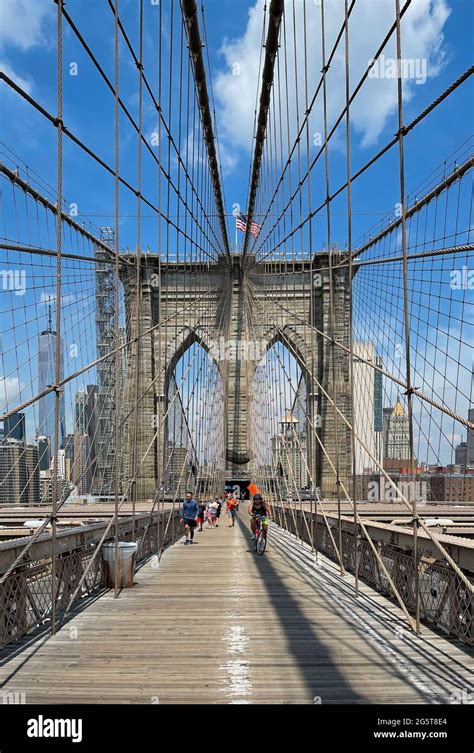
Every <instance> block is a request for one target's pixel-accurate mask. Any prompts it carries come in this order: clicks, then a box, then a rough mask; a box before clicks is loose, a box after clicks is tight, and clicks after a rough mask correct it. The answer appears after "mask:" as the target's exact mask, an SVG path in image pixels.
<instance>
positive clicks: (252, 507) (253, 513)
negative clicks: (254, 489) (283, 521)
mask: <svg viewBox="0 0 474 753" xmlns="http://www.w3.org/2000/svg"><path fill="white" fill-rule="evenodd" d="M248 510H249V515H250V528H251V529H252V540H254V539H255V531H256V530H257V516H262V517H268V518H271V510H270V508H269V506H268V505H267V503H266V502H264V501H263V498H262V495H261V494H255V496H254V498H253V500H252V501H251V502H250V504H249V507H248ZM261 526H262V532H263V535H264V536H265V537H266V535H267V531H268V523H261Z"/></svg>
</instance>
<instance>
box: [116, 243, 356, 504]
mask: <svg viewBox="0 0 474 753" xmlns="http://www.w3.org/2000/svg"><path fill="white" fill-rule="evenodd" d="M124 262H125V263H124V264H123V266H122V272H121V278H122V282H123V285H124V293H125V305H126V319H127V335H128V338H127V339H128V340H132V343H131V345H130V346H129V350H128V353H127V377H126V389H125V395H126V398H125V402H126V405H125V410H126V415H128V419H127V421H126V425H125V457H126V468H125V478H126V479H130V478H131V477H132V476H133V469H134V468H136V467H137V463H139V462H140V459H141V458H143V457H145V456H146V457H145V459H144V460H143V462H142V463H141V465H140V469H139V472H138V474H136V475H137V482H136V486H135V489H134V491H133V494H135V497H136V499H144V498H150V497H153V496H154V494H155V492H156V490H157V488H158V487H159V485H160V483H161V479H162V478H163V468H164V457H165V453H166V447H167V442H166V434H167V429H166V420H165V414H166V410H167V395H168V386H169V382H170V379H171V375H172V373H173V370H174V368H175V366H176V363H177V362H178V360H179V359H180V357H181V356H182V355H183V353H184V352H185V351H186V349H187V348H189V347H190V346H191V345H192V344H193V343H196V342H197V343H199V344H200V345H202V346H203V347H204V348H205V349H206V350H207V351H208V352H209V355H210V357H211V358H213V359H214V360H215V361H216V364H217V366H218V368H219V371H220V374H221V377H222V380H223V383H224V394H225V423H226V427H225V438H224V440H225V457H226V462H227V467H226V477H227V478H251V470H252V463H251V458H252V452H251V448H252V440H253V438H252V437H251V436H250V421H249V414H250V410H251V391H252V381H253V377H254V373H255V369H256V367H257V365H258V358H259V357H261V356H259V355H258V353H259V352H260V353H261V345H262V343H263V348H264V349H268V348H270V347H271V346H272V345H273V344H274V343H275V342H277V341H281V342H282V343H283V344H284V345H285V346H286V347H287V348H288V349H289V350H290V352H291V353H292V354H293V355H294V357H295V358H296V360H297V362H298V364H299V366H300V368H301V371H302V374H303V376H304V379H305V382H306V395H307V413H308V431H307V436H308V467H309V468H310V470H311V472H312V475H313V478H315V479H316V485H317V486H319V487H320V489H321V493H322V495H323V496H324V497H334V496H335V495H336V483H335V474H334V470H333V468H332V467H331V464H330V462H329V461H328V459H327V457H326V456H325V454H324V453H323V452H322V451H321V449H320V447H321V444H322V445H324V447H325V450H326V452H327V453H328V455H329V458H330V459H331V461H332V463H334V464H335V456H336V447H337V448H338V458H339V471H340V478H341V480H342V481H343V483H345V484H346V485H347V484H348V480H349V478H350V475H351V471H352V469H351V437H350V431H349V429H348V428H347V427H346V426H345V425H344V424H343V423H342V421H339V422H338V436H337V437H336V431H335V421H334V411H333V407H332V406H331V404H330V401H328V399H327V398H326V397H325V396H324V394H323V392H322V390H321V387H323V388H324V390H325V391H326V392H327V393H328V394H329V395H330V396H331V397H332V396H333V395H334V390H335V392H336V400H337V405H338V407H339V409H340V410H341V411H342V412H343V413H344V415H345V416H346V417H347V418H348V420H349V421H350V389H349V358H348V356H346V355H345V352H344V351H343V350H342V349H340V348H335V359H336V376H337V379H336V380H335V379H334V376H333V366H332V357H331V341H330V339H331V326H330V310H331V307H330V280H329V273H328V254H327V253H325V252H323V253H318V254H315V255H314V257H313V260H312V261H311V262H309V261H307V260H306V261H291V262H288V261H269V262H263V263H261V262H259V263H256V262H255V260H254V259H252V257H247V258H246V263H245V266H244V267H242V257H241V256H240V255H233V256H232V265H229V260H228V258H227V257H226V256H222V257H220V258H219V260H218V261H217V262H215V263H197V264H196V263H194V264H193V265H192V267H191V266H190V265H189V262H188V263H185V262H163V261H161V260H160V258H159V256H158V255H157V254H150V253H147V254H144V255H142V262H141V291H140V301H139V302H137V294H136V290H137V270H136V257H135V256H134V255H127V256H125V257H124ZM138 304H139V305H140V309H141V317H140V320H141V324H140V326H141V332H142V334H143V333H145V334H144V335H143V336H142V337H141V338H140V346H139V347H140V354H139V363H140V364H141V367H140V370H139V373H138V375H137V373H136V372H137V369H136V363H137V350H136V348H137V345H136V343H135V342H133V338H135V337H136V336H137V335H138V320H137V311H138V308H137V305H138ZM333 311H334V327H333V335H334V338H335V340H337V341H338V342H340V343H343V344H344V345H346V346H347V347H349V282H348V277H347V271H342V272H340V273H339V274H338V275H333ZM160 323H161V325H160ZM158 325H160V326H158ZM311 325H312V326H311ZM256 341H258V343H259V346H260V347H259V349H258V350H256V351H252V343H255V342H256ZM137 379H138V384H139V390H138V391H137ZM147 387H149V389H147V390H146V392H145V394H144V395H143V397H142V399H141V400H140V402H139V404H138V405H137V406H136V408H135V407H134V406H135V402H134V396H136V395H137V394H142V392H144V390H145V389H146V388H147ZM135 417H136V419H137V420H136V422H135ZM314 432H316V433H317V436H318V437H319V441H318V439H317V438H316V437H315V436H314ZM155 435H156V436H155ZM133 448H135V452H134V451H133Z"/></svg>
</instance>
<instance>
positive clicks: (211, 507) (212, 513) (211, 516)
mask: <svg viewBox="0 0 474 753" xmlns="http://www.w3.org/2000/svg"><path fill="white" fill-rule="evenodd" d="M218 507H219V505H218V504H217V502H216V501H215V500H213V501H212V502H209V504H208V506H207V522H208V523H209V528H215V527H216V520H217V508H218Z"/></svg>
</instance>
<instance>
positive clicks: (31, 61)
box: [0, 0, 473, 247]
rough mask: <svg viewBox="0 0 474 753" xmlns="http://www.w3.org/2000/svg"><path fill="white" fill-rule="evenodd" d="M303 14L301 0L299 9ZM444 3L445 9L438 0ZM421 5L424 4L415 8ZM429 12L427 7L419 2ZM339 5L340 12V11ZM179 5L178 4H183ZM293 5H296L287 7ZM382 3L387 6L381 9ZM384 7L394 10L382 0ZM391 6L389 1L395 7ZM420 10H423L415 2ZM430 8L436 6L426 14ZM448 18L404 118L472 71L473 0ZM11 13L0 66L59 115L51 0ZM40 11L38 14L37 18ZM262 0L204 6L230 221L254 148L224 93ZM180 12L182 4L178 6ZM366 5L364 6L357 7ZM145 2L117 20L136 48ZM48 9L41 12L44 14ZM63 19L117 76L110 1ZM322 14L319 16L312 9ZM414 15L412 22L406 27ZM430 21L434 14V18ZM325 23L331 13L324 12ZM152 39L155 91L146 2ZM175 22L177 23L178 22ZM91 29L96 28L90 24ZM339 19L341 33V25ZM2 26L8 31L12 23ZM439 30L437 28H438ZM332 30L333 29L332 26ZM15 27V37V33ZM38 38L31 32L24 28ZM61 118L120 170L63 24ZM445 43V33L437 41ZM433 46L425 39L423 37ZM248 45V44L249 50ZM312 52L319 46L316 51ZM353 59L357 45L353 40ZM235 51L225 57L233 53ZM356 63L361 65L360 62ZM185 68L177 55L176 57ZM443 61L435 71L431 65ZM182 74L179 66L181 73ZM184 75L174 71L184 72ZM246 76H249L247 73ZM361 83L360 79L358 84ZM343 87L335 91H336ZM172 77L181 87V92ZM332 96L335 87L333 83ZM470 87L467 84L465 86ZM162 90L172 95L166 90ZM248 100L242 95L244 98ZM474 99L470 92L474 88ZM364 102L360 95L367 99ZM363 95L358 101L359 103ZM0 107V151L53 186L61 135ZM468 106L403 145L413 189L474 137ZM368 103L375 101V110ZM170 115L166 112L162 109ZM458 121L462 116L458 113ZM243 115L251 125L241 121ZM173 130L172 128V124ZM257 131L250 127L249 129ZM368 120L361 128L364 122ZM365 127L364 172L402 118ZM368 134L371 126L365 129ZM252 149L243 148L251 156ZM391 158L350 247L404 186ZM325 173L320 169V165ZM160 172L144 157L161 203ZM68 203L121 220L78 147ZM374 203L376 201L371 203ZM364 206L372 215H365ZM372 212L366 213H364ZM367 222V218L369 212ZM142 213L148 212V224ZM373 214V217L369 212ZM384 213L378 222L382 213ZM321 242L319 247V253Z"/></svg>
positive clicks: (131, 142)
mask: <svg viewBox="0 0 474 753" xmlns="http://www.w3.org/2000/svg"><path fill="white" fill-rule="evenodd" d="M296 2H297V5H298V3H299V4H300V5H301V0H296ZM440 2H441V0H440ZM419 3H420V0H418V4H419ZM421 3H422V4H423V5H426V3H425V0H421ZM334 4H335V5H336V6H338V5H340V3H338V2H337V1H336V2H335V3H334ZM363 4H364V5H366V6H367V5H368V7H369V9H371V8H372V9H373V11H374V16H375V18H374V23H375V21H376V20H377V13H376V11H377V6H376V2H375V0H364V3H363ZM13 5H15V3H12V2H11V0H2V2H1V4H0V7H2V9H3V10H4V12H5V9H7V11H8V8H9V7H10V8H11V6H13ZM175 5H176V3H175ZM260 5H261V4H260V3H257V11H255V13H254V16H255V17H256V18H257V21H256V22H255V25H256V26H258V28H261V23H262V20H263V13H262V10H261V7H259V6H260ZM287 5H288V6H290V7H291V3H288V4H287ZM307 5H308V14H309V13H310V12H313V8H312V3H309V2H308V4H307ZM379 5H380V4H379ZM381 5H386V3H385V2H382V3H381ZM391 5H392V3H391V2H390V3H388V7H390V8H391ZM413 5H414V6H416V5H417V3H416V2H415V3H413ZM429 5H430V4H429V3H428V7H429ZM442 5H443V6H445V8H446V11H447V13H449V15H447V19H446V21H445V22H444V23H443V24H442V25H440V34H441V35H442V40H441V41H439V39H438V41H437V42H435V41H432V42H431V43H427V44H426V45H425V46H423V47H422V51H423V52H426V51H429V50H435V48H436V45H437V44H439V49H437V50H435V52H433V53H432V61H433V66H432V67H433V68H434V67H436V75H434V76H432V77H430V76H429V77H428V80H427V81H426V83H425V84H423V85H412V86H411V98H410V100H409V101H407V102H406V104H405V120H406V122H409V121H410V120H411V119H412V118H413V117H414V116H415V115H416V114H418V113H419V112H420V111H421V110H422V109H423V108H424V107H425V106H426V105H427V104H428V103H429V102H430V101H431V100H432V99H433V98H434V97H436V96H437V95H438V94H439V93H440V92H441V91H442V90H443V89H444V88H445V87H446V86H448V85H449V84H450V83H452V82H453V81H454V80H455V79H456V78H457V76H458V75H459V74H460V73H461V72H462V71H464V70H465V69H466V68H467V67H468V65H469V64H470V62H471V49H472V30H473V4H472V3H471V2H470V0H450V1H449V2H448V0H446V2H444V0H443V2H442ZM16 6H17V12H16V14H15V19H16V21H15V23H16V26H15V28H14V29H13V31H11V32H10V33H7V31H6V29H5V28H4V27H3V26H2V24H1V23H0V64H1V65H2V67H3V68H4V69H6V71H7V73H8V72H13V73H14V75H15V77H16V78H17V80H19V82H20V83H22V84H24V85H25V84H26V86H27V88H28V89H29V90H30V92H31V94H32V95H33V96H34V97H35V98H36V99H38V101H39V102H40V103H41V104H42V105H43V106H44V107H45V108H46V109H47V110H48V111H50V112H51V113H53V114H54V113H55V110H56V92H55V74H54V67H55V55H56V53H55V42H54V35H55V17H54V3H52V2H50V0H39V1H38V2H35V3H32V2H31V0H22V1H21V2H19V3H16ZM22 6H24V8H25V15H21V14H20V12H19V11H20V9H21V7H22ZM33 6H35V8H36V10H35V11H34V12H33V10H32V9H33ZM169 6H170V0H168V2H164V3H163V13H164V14H166V13H168V14H169ZM254 6H255V3H254V2H246V0H239V2H232V0H209V1H208V2H207V3H206V25H207V37H208V39H207V41H208V48H207V51H208V53H209V56H210V61H211V71H212V80H213V84H214V89H215V90H216V88H217V90H218V91H219V92H220V94H221V96H220V97H218V96H216V107H217V120H218V132H219V135H220V139H221V148H222V151H223V153H224V163H225V164H230V165H232V169H229V168H227V169H226V171H225V175H224V188H225V196H226V200H227V205H226V209H227V211H228V212H229V213H230V212H231V211H232V206H233V204H234V203H239V204H240V205H241V207H242V208H244V207H245V204H246V198H247V182H248V181H247V178H248V167H249V160H250V151H249V149H250V147H251V139H244V141H243V143H240V142H239V139H238V137H236V134H235V133H234V132H233V130H232V122H229V119H231V116H232V110H230V109H229V107H228V104H229V103H228V100H227V99H226V94H225V92H226V89H227V90H228V91H229V90H230V91H231V92H232V89H231V85H233V84H235V78H234V80H232V77H231V74H230V73H229V63H230V64H232V61H233V59H234V58H235V60H236V61H237V62H240V63H241V64H242V65H244V64H245V59H244V58H243V57H242V59H240V58H239V55H240V54H242V55H244V54H245V53H246V52H248V49H249V46H251V44H252V40H251V39H250V40H249V39H247V42H246V36H245V35H246V34H247V37H248V36H249V35H250V37H251V34H250V31H249V30H250V26H251V24H249V23H248V11H249V10H250V9H253V8H254ZM176 7H177V5H176ZM361 7H362V6H361ZM137 8H138V3H137V2H132V1H131V0H122V2H121V15H122V17H123V21H124V24H125V26H126V28H127V31H128V33H129V34H130V37H131V39H132V41H134V42H135V43H137V26H138V17H137ZM42 10H43V12H41V11H42ZM67 10H68V12H69V13H70V15H71V16H72V18H73V19H74V21H75V23H76V24H77V26H78V28H79V29H80V31H81V32H82V33H83V34H84V36H85V37H86V39H87V41H88V44H89V45H90V47H91V49H92V50H93V51H94V53H95V54H96V56H97V57H98V58H99V60H100V62H101V64H102V65H103V66H104V68H105V70H106V71H107V73H108V74H109V75H110V76H111V77H113V17H112V14H111V12H110V10H109V8H108V5H107V3H106V2H105V0H104V2H97V0H81V1H80V2H79V0H70V2H68V4H67ZM314 11H315V12H316V9H314ZM410 12H411V11H410V10H409V11H408V13H407V16H406V18H407V19H408V17H409V13H410ZM432 12H433V9H432ZM327 13H328V15H329V11H327ZM145 14H146V15H145V19H146V22H145V37H144V48H145V49H144V61H145V70H146V72H147V75H148V76H149V78H150V81H151V83H152V84H153V82H156V79H157V67H156V39H155V37H156V34H154V28H153V20H154V19H153V14H155V16H156V14H157V9H156V7H151V6H150V4H149V3H148V2H145ZM176 18H177V14H176V15H175V23H176ZM339 20H340V19H339V18H337V19H336V20H335V22H334V27H336V25H337V27H338V26H339ZM91 21H92V22H91ZM336 21H337V23H336ZM4 23H5V25H6V21H5V22H4ZM362 23H363V19H362V16H361V18H360V20H359V17H358V16H356V10H354V28H353V35H354V40H356V39H358V37H359V36H361V34H362V33H363V34H364V36H367V37H369V39H368V40H367V54H370V53H369V49H370V48H369V44H370V41H371V39H370V37H372V36H373V38H374V41H375V40H377V41H378V39H379V37H380V36H381V35H382V32H384V29H383V27H381V28H380V33H379V34H378V35H377V34H376V33H375V32H372V31H370V34H369V32H368V30H367V29H366V28H363V29H362V30H361V25H362ZM432 25H434V23H433V24H432ZM330 26H331V25H330V24H329V27H330ZM16 27H18V28H16ZM29 27H32V28H31V31H30V32H28V28H29ZM64 29H65V39H64V61H65V75H64V103H65V105H64V112H65V116H64V120H65V123H66V124H67V125H68V126H69V127H70V128H71V129H72V130H73V131H74V132H75V133H76V134H77V135H78V136H79V137H80V138H81V139H83V140H84V141H85V142H86V143H87V144H88V145H89V146H91V147H92V148H93V149H96V150H97V151H98V153H99V154H100V156H101V157H103V158H104V159H106V160H107V161H108V162H109V163H110V164H113V132H112V128H113V98H112V95H111V94H110V93H109V92H108V91H107V90H106V88H105V86H104V84H103V83H102V82H101V81H100V79H99V76H98V74H97V73H96V71H95V69H93V67H92V65H91V63H90V62H89V61H88V60H87V57H86V56H85V54H84V53H83V52H82V51H81V49H80V46H79V45H78V43H77V40H76V39H75V38H74V35H73V34H72V33H71V32H70V30H68V29H67V24H64ZM438 36H439V35H438ZM427 37H429V35H428V34H427ZM246 45H247V46H246ZM311 46H312V45H311ZM353 46H354V49H356V47H357V45H356V42H355V41H354V45H353ZM329 47H330V35H329V34H328V48H329ZM163 50H164V54H166V52H167V40H166V39H164V41H163ZM226 53H227V54H226ZM121 55H122V64H121V69H120V77H121V88H122V92H123V97H124V100H125V101H126V102H127V105H128V106H129V107H130V108H131V111H132V112H133V113H134V114H135V115H136V114H137V101H136V100H137V85H136V84H137V75H136V69H135V68H134V66H132V64H131V62H130V55H129V54H128V51H127V50H126V49H125V48H124V47H123V46H122V47H121ZM366 57H367V55H365V56H360V62H361V64H366ZM358 60H359V58H358ZM176 61H177V57H176ZM435 62H436V66H435V65H434V63H435ZM71 63H77V66H78V75H77V76H70V75H68V71H69V69H68V66H69V64H71ZM175 68H176V69H177V64H176V65H175ZM176 72H177V70H176ZM242 78H245V73H243V74H242ZM251 78H252V80H251V81H250V82H249V85H248V86H246V85H245V84H243V87H242V99H241V103H240V104H238V109H239V110H240V111H245V110H246V109H249V108H250V110H251V111H252V113H253V108H254V103H255V96H256V87H257V75H256V72H255V71H253V76H252V77H251ZM354 79H355V76H354ZM337 83H338V82H334V85H336V84H337ZM175 84H176V77H175V79H174V84H173V86H174V87H175ZM386 84H387V87H388V86H391V85H392V84H393V86H395V83H394V82H393V81H392V82H386ZM328 86H329V87H331V86H332V84H331V79H330V78H329V79H328ZM468 86H470V84H468ZM165 88H166V87H165ZM238 91H240V90H238ZM471 91H472V88H471ZM362 95H363V93H362ZM362 95H361V96H362ZM0 96H1V104H2V109H3V113H4V117H3V119H2V126H1V131H0V133H1V141H2V142H3V143H4V144H6V146H7V147H9V148H10V149H12V150H13V151H14V152H15V154H17V155H18V156H19V157H20V158H21V159H23V160H24V161H25V162H26V163H27V164H28V165H29V166H30V167H31V168H33V169H34V170H36V171H37V172H38V173H40V174H41V175H42V176H43V177H44V178H45V180H47V181H48V182H49V183H51V184H52V185H54V184H55V159H54V154H55V151H54V149H55V137H56V134H55V129H54V128H51V127H50V125H49V124H47V123H46V122H45V121H44V119H43V118H42V116H40V115H39V114H37V113H34V112H32V110H31V108H30V107H29V106H28V105H27V104H26V103H23V102H21V101H20V100H19V98H18V97H17V96H16V95H12V94H11V93H10V92H8V91H7V90H6V87H5V86H2V92H1V94H0ZM472 101H473V99H472V98H471V99H469V97H468V96H466V87H463V90H462V94H455V95H453V96H452V97H451V98H450V99H449V102H447V103H445V104H443V105H441V106H440V107H439V108H438V109H437V111H436V113H434V114H433V116H431V117H430V118H429V121H427V123H426V125H422V126H421V127H420V128H418V129H416V132H415V133H414V134H412V135H410V137H409V138H408V139H407V143H406V152H407V153H406V163H407V190H408V191H409V190H410V189H411V188H413V187H415V186H416V185H417V184H418V183H419V182H420V181H421V180H423V179H424V178H425V177H426V176H427V175H428V174H429V173H430V172H431V170H433V169H434V168H435V167H436V166H437V165H438V164H439V163H440V162H442V161H443V160H444V159H445V158H446V157H447V156H448V155H449V154H450V153H451V152H453V151H454V149H456V148H457V147H458V146H459V145H460V144H461V143H462V142H463V141H464V140H465V139H466V138H467V137H468V136H470V135H471V129H472ZM369 104H370V102H369ZM164 107H165V109H166V107H167V106H166V103H164ZM453 113H455V117H454V118H453V117H451V115H452V114H453ZM245 117H247V116H245ZM175 122H176V121H175ZM246 122H248V123H250V126H249V127H250V128H251V125H252V122H251V118H250V119H249V117H247V121H246ZM364 122H365V121H364ZM363 125H364V124H363V123H361V124H360V127H359V129H354V133H353V140H352V149H353V153H352V157H353V159H352V161H353V165H354V167H356V166H360V165H361V164H363V163H364V162H365V161H366V160H367V158H369V157H370V156H371V155H372V154H373V153H374V152H375V151H376V150H377V148H380V147H381V146H382V145H383V144H384V143H385V141H386V140H387V139H388V138H390V137H391V136H392V135H393V133H394V132H395V130H396V117H395V113H393V112H389V113H388V115H387V117H386V119H385V121H384V125H383V128H382V130H381V132H380V133H379V134H378V135H377V137H376V138H375V139H373V140H372V143H371V144H369V145H366V144H364V143H363V142H364V133H365V132H364V127H363ZM121 126H122V130H121V170H122V171H123V173H124V175H126V176H127V177H130V179H132V180H133V179H134V178H136V156H135V155H136V137H135V136H134V135H133V133H132V132H131V129H130V127H129V126H128V125H127V123H126V122H125V120H123V121H122V122H121ZM155 128H156V114H155V113H154V112H153V108H152V106H151V103H150V101H149V98H147V97H145V101H144V130H145V132H146V131H148V132H149V133H150V134H151V132H152V131H153V130H154V129H155ZM365 130H366V131H367V128H366V129H365ZM244 144H245V146H244ZM392 153H393V159H392V157H391V156H390V158H388V159H387V160H383V161H382V163H381V166H380V169H379V170H377V171H371V173H370V176H369V177H368V178H367V180H366V179H365V178H364V177H363V178H361V179H360V180H359V181H358V183H357V187H356V186H354V221H355V223H354V224H355V228H354V231H355V233H354V237H355V238H357V237H358V235H359V234H360V235H361V234H362V233H363V232H365V231H366V230H367V229H368V228H369V227H370V226H371V224H375V221H376V220H377V219H378V218H379V217H380V216H382V214H383V213H390V212H391V211H392V207H393V205H394V203H395V201H396V200H397V196H396V189H397V185H396V182H395V181H394V180H393V169H394V165H395V162H394V158H395V157H396V150H392ZM321 163H322V160H321ZM342 164H343V154H342V150H339V153H338V150H337V149H335V150H334V157H333V164H332V165H331V169H332V174H331V177H332V178H333V180H334V184H333V185H335V184H337V183H338V178H339V176H342V175H343V172H342ZM155 177H156V176H155V170H154V168H153V165H152V163H151V161H148V160H147V159H146V157H144V192H145V193H147V195H150V196H151V197H152V198H153V196H154V193H153V189H154V187H155V186H154V178H155ZM64 194H65V196H66V197H67V198H68V199H69V201H71V202H75V203H77V205H78V208H79V213H80V214H81V215H85V216H87V217H90V218H91V219H92V220H93V222H95V223H96V224H112V222H113V216H112V215H113V192H112V180H111V179H110V178H109V177H107V176H105V175H103V171H102V170H100V169H98V168H97V167H96V166H94V165H93V164H92V163H91V161H90V160H89V159H86V158H84V156H83V155H81V154H80V153H79V151H78V149H77V147H74V146H72V145H71V144H69V143H68V141H67V139H66V140H65V170H64ZM369 197H370V198H369ZM121 202H122V208H123V214H124V215H125V214H133V213H135V214H136V206H135V205H136V202H135V201H134V200H132V199H131V198H130V196H127V192H126V191H123V193H122V194H121ZM367 204H368V206H367ZM359 212H361V213H362V212H365V213H366V214H360V215H359V214H358V213H359ZM369 212H370V213H371V214H368V213H369ZM145 213H146V212H145V211H144V214H145ZM372 213H373V214H372ZM376 213H377V214H376ZM135 225H136V222H134V221H132V220H131V219H130V218H128V219H127V218H125V217H124V218H123V226H122V230H121V232H122V239H123V243H124V245H125V244H129V245H130V246H133V245H134V243H135V240H136V237H135V236H136V229H135ZM229 232H230V236H231V238H233V236H234V232H233V221H232V218H229ZM334 235H335V240H337V239H338V236H339V235H340V236H341V239H342V236H343V232H342V230H341V232H340V233H338V228H337V226H336V228H335V233H334ZM143 238H144V241H145V243H146V242H149V243H150V246H151V247H153V245H155V246H156V220H155V218H153V217H150V218H145V219H144V221H143ZM323 241H324V238H321V243H322V242H323Z"/></svg>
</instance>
